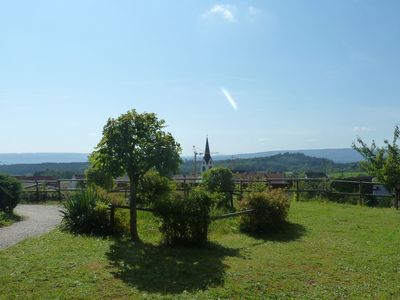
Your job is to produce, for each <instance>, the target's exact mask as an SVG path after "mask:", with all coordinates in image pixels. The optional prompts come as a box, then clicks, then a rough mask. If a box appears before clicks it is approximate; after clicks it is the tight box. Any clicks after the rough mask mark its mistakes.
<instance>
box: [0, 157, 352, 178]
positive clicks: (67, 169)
mask: <svg viewBox="0 0 400 300" xmlns="http://www.w3.org/2000/svg"><path fill="white" fill-rule="evenodd" d="M214 163H215V166H224V167H228V168H230V169H231V170H232V171H233V172H234V173H236V172H240V173H241V172H267V173H289V174H294V175H296V174H304V172H325V173H328V174H329V173H339V172H359V171H360V167H359V163H335V162H333V161H332V160H329V159H325V158H316V157H310V156H306V155H304V154H302V153H283V154H277V155H273V156H268V157H257V158H247V159H228V160H219V161H215V162H214ZM87 167H88V163H43V164H16V165H0V173H6V174H10V175H42V176H44V175H46V176H55V177H57V178H65V179H68V178H71V177H72V176H73V175H75V174H83V172H84V171H85V170H86V169H87ZM200 167H201V160H199V161H197V174H200ZM179 174H186V175H189V174H193V161H191V160H186V161H184V162H183V163H182V165H181V169H180V172H179Z"/></svg>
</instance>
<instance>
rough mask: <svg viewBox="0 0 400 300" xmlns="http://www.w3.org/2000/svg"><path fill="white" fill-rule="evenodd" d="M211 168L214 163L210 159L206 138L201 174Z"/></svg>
mask: <svg viewBox="0 0 400 300" xmlns="http://www.w3.org/2000/svg"><path fill="white" fill-rule="evenodd" d="M213 166H214V162H213V160H212V158H211V152H210V145H209V144H208V136H207V139H206V148H205V150H204V157H203V162H202V164H201V173H203V172H205V171H207V170H209V169H211V168H212V167H213Z"/></svg>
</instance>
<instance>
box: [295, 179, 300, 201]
mask: <svg viewBox="0 0 400 300" xmlns="http://www.w3.org/2000/svg"><path fill="white" fill-rule="evenodd" d="M296 201H299V179H296Z"/></svg>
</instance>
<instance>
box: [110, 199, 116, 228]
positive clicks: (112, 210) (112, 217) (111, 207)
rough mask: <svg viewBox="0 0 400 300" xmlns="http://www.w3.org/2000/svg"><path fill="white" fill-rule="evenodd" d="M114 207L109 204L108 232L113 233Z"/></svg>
mask: <svg viewBox="0 0 400 300" xmlns="http://www.w3.org/2000/svg"><path fill="white" fill-rule="evenodd" d="M114 220H115V206H114V205H112V204H110V231H111V233H113V232H114V222H115V221H114Z"/></svg>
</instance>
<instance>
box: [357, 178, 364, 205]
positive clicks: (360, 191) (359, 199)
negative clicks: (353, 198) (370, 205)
mask: <svg viewBox="0 0 400 300" xmlns="http://www.w3.org/2000/svg"><path fill="white" fill-rule="evenodd" d="M361 185H362V184H361V181H359V182H358V194H359V198H358V205H362V204H363V199H362V198H363V197H362V186H361Z"/></svg>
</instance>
